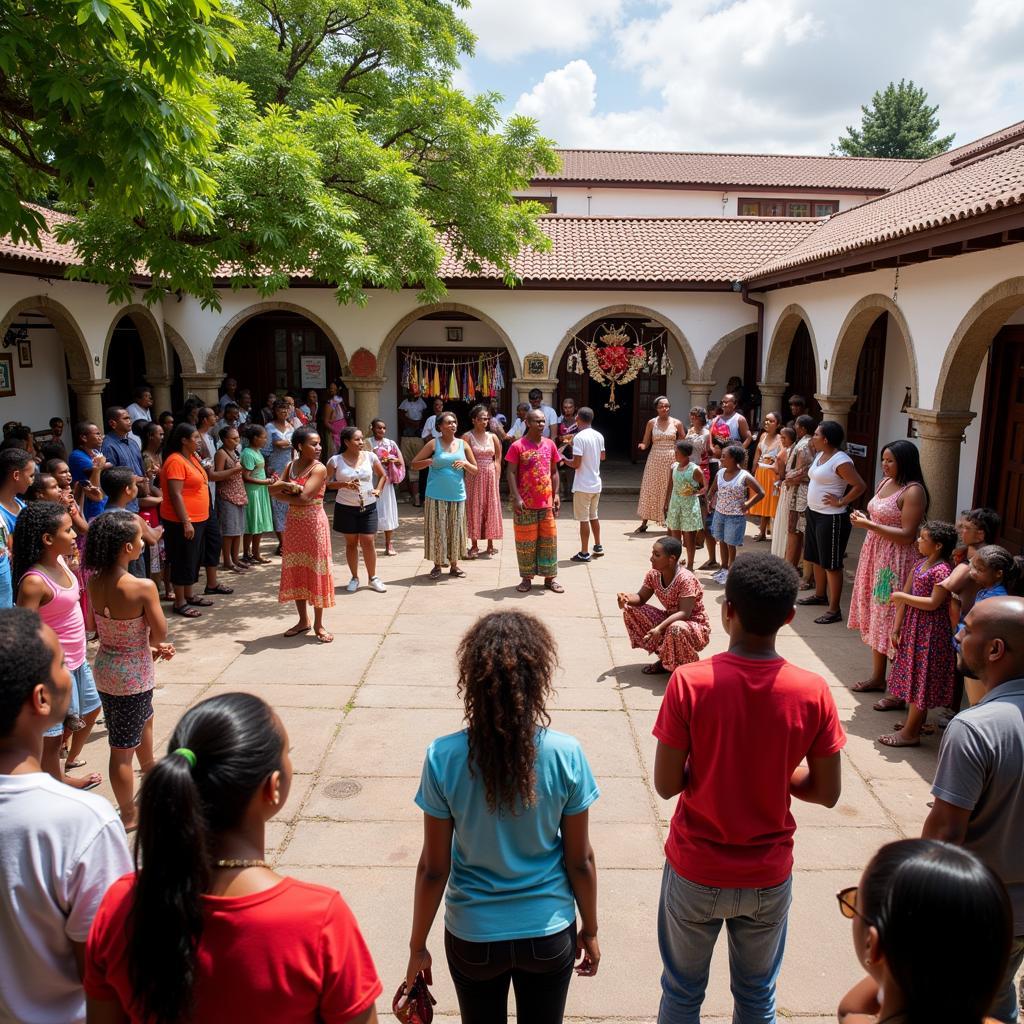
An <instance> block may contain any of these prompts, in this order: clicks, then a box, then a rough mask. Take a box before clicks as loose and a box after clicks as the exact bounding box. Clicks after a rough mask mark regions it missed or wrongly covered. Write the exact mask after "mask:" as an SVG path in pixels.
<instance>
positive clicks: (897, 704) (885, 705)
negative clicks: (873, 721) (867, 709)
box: [871, 697, 904, 711]
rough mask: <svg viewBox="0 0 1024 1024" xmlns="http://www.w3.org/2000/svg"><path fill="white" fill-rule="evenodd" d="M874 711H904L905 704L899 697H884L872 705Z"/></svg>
mask: <svg viewBox="0 0 1024 1024" xmlns="http://www.w3.org/2000/svg"><path fill="white" fill-rule="evenodd" d="M871 709H872V711H903V710H904V704H903V701H901V700H900V699H899V698H898V697H883V698H882V699H881V700H876V701H875V703H874V704H872V705H871Z"/></svg>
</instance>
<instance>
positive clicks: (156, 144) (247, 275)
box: [0, 0, 556, 305]
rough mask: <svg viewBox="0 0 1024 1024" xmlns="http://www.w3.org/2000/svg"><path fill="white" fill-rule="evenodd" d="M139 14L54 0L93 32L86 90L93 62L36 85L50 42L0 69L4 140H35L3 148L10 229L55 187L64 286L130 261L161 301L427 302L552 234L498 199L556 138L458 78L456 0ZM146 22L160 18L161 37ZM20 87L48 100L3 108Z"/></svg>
mask: <svg viewBox="0 0 1024 1024" xmlns="http://www.w3.org/2000/svg"><path fill="white" fill-rule="evenodd" d="M0 2H2V0H0ZM74 2H79V0H74ZM135 2H136V0H81V3H82V6H80V7H78V8H77V11H78V13H77V14H74V12H75V10H76V8H75V7H74V6H69V5H68V3H67V0H64V2H63V4H62V2H61V0H51V3H52V7H50V8H47V10H46V20H47V21H48V23H49V24H50V27H51V29H52V28H53V27H54V26H58V25H60V26H61V27H62V28H63V27H64V26H63V25H62V24H61V17H62V11H63V10H64V9H65V8H66V9H67V10H69V11H71V12H72V15H73V16H71V17H69V18H67V19H65V20H66V21H67V22H68V26H66V27H67V30H68V32H70V33H72V34H73V33H74V32H76V31H77V30H78V28H81V27H82V26H84V27H85V28H86V29H87V30H88V31H87V32H86V33H85V35H84V38H83V41H82V42H81V43H80V44H78V45H82V46H89V48H90V56H91V58H94V59H95V60H96V61H98V62H100V63H102V61H103V60H106V61H107V62H108V65H110V66H108V67H106V68H105V70H103V71H102V72H99V71H97V72H96V75H95V76H94V78H92V79H90V80H89V81H88V82H87V81H85V78H86V74H85V70H84V68H83V64H85V63H87V62H86V61H84V60H83V61H82V62H80V63H79V64H76V65H75V66H73V67H71V66H69V67H66V68H64V69H62V70H60V73H59V74H58V75H57V80H58V81H59V83H60V84H59V85H58V86H57V87H56V89H55V90H54V86H53V81H52V80H51V81H50V84H49V85H47V84H45V81H44V80H45V79H46V77H47V72H46V70H45V67H44V64H46V65H48V64H49V63H50V62H52V60H53V59H54V58H55V57H57V56H59V50H60V47H59V46H58V45H57V43H56V42H55V44H54V45H55V48H54V49H53V50H51V51H49V55H48V56H47V57H44V58H42V59H39V60H37V59H36V57H35V56H34V55H32V53H31V47H30V46H29V45H28V44H27V43H23V42H19V41H15V42H14V43H13V44H10V48H11V49H12V51H13V52H15V53H16V55H17V59H16V60H12V61H11V62H9V66H10V68H11V69H12V70H11V72H10V74H8V73H7V67H8V65H5V64H4V63H3V56H2V53H3V52H6V51H3V50H0V72H3V74H4V76H5V77H4V78H3V80H0V117H3V118H4V121H3V129H4V131H3V134H0V145H4V139H6V140H8V141H10V140H12V139H14V140H16V139H17V137H18V131H19V129H20V130H21V132H22V133H23V134H25V135H27V137H28V140H29V141H31V142H32V150H31V152H29V151H28V150H27V149H24V148H23V150H22V151H21V152H17V153H16V152H13V151H12V148H11V146H6V147H5V149H6V152H5V153H4V159H5V160H6V162H5V163H4V164H2V165H0V167H2V169H3V171H4V173H5V174H6V175H7V176H8V181H9V182H10V183H11V185H12V187H11V189H10V193H11V195H12V196H13V197H15V198H13V199H11V200H10V201H8V203H7V204H6V205H0V218H2V221H0V230H6V231H8V232H11V233H12V234H14V235H15V237H19V233H21V235H22V236H24V235H25V234H29V235H30V234H31V232H32V231H33V229H34V226H35V225H34V223H33V221H34V220H35V215H34V214H33V211H32V210H31V209H26V208H25V207H24V206H23V205H22V204H21V200H24V199H27V198H31V197H33V196H35V195H38V194H39V193H40V190H41V186H45V187H46V188H47V189H48V191H49V193H50V195H51V196H53V197H55V198H56V199H58V200H59V201H60V202H61V203H62V204H63V206H62V208H65V209H67V210H68V211H69V212H71V213H73V214H74V215H75V218H74V220H73V221H71V222H70V223H68V224H67V225H63V226H61V227H60V228H59V233H60V235H61V236H62V237H64V238H65V239H67V240H70V241H73V242H74V244H75V245H76V247H77V249H78V252H79V254H80V256H81V265H80V266H78V267H76V268H73V270H72V271H71V275H72V276H77V277H81V278H87V279H91V280H98V281H101V282H103V283H105V284H106V285H107V286H108V290H109V292H110V295H111V298H112V299H113V300H117V301H121V300H124V299H125V298H127V297H128V295H129V294H130V291H131V287H132V283H133V281H135V280H137V279H138V275H139V273H140V268H144V272H145V273H146V274H147V275H148V276H150V277H151V279H152V287H151V288H150V289H149V291H148V293H147V297H148V298H149V299H150V300H151V301H155V300H156V299H158V298H159V296H160V295H162V294H163V293H164V291H165V290H167V289H170V290H178V289H181V290H183V291H187V292H190V293H192V294H195V295H196V296H198V297H199V298H200V299H201V300H202V301H203V302H204V303H205V304H209V305H216V304H217V292H216V283H217V282H216V280H215V278H216V277H217V276H218V275H219V276H221V277H226V278H227V280H228V283H229V284H230V285H231V286H232V287H236V288H242V287H255V288H258V289H259V290H260V291H261V292H263V293H270V292H273V291H276V290H277V289H279V288H282V287H284V286H286V285H287V283H288V280H289V279H290V277H292V276H294V275H297V274H298V275H306V276H310V277H312V278H314V279H316V280H318V281H322V282H324V283H329V284H331V285H333V286H334V287H335V288H336V289H337V296H338V299H339V301H345V302H351V301H363V299H364V288H365V287H366V286H371V287H384V288H393V289H396V288H400V287H417V288H419V289H420V292H421V296H422V297H423V298H425V299H435V298H437V297H439V296H440V295H441V294H443V291H444V287H443V284H442V282H441V280H440V278H439V270H440V266H441V261H442V258H443V256H444V252H445V249H446V250H447V251H448V252H450V253H451V254H452V255H454V256H455V257H457V258H458V259H459V260H460V261H461V262H462V263H463V264H464V266H465V267H466V268H467V269H469V270H474V269H476V268H478V267H479V266H480V265H482V264H483V263H484V262H487V263H490V264H493V265H494V266H496V267H498V268H499V269H501V270H503V271H505V273H506V279H507V280H508V281H509V283H512V282H513V278H512V275H511V270H510V268H511V262H512V259H513V258H514V256H515V254H516V253H517V252H518V251H519V250H520V249H521V248H522V247H523V246H524V245H533V246H538V247H543V246H545V245H546V244H548V243H547V239H546V237H545V236H544V235H543V233H542V232H541V231H540V229H539V227H538V225H537V220H536V218H537V215H538V214H539V213H540V212H541V211H540V208H539V207H538V206H536V205H535V204H522V203H518V202H516V201H514V200H513V199H512V198H511V196H510V192H511V190H513V189H516V188H521V187H522V186H523V185H524V184H526V182H527V181H528V180H529V178H530V177H531V176H532V174H533V173H534V171H535V170H536V169H537V167H539V166H540V167H547V168H553V167H554V166H555V165H556V159H555V157H554V154H553V153H552V150H551V147H550V143H549V142H548V141H547V140H545V139H543V138H541V137H540V136H539V134H538V132H537V128H536V125H535V124H534V123H533V122H532V121H531V120H529V119H526V118H521V117H513V118H510V119H509V120H508V121H506V122H502V120H501V118H500V115H499V113H498V102H499V100H500V97H498V96H496V95H494V94H486V95H483V96H477V97H472V98H471V97H467V96H465V95H463V94H462V93H461V92H459V91H458V90H457V89H456V88H455V87H454V86H453V85H452V73H453V71H454V70H455V68H456V67H457V66H458V61H459V59H460V57H461V56H463V55H465V54H468V53H470V52H471V51H472V46H473V37H472V34H471V33H470V31H469V29H468V28H467V27H466V26H465V24H464V23H463V22H462V21H461V20H460V19H459V17H458V10H457V8H458V7H461V6H465V0H362V2H356V0H334V2H332V0H235V2H234V3H233V5H232V6H230V7H228V8H225V9H223V10H222V9H221V8H219V7H217V6H216V0H190V2H189V3H188V4H186V5H184V6H183V7H182V9H180V10H179V9H178V8H176V7H174V6H173V5H174V3H175V0H156V3H157V4H159V3H164V4H167V5H169V6H168V7H164V8H160V7H158V6H154V0H146V3H143V2H142V0H137V3H138V6H135V5H134V4H135ZM115 3H116V4H117V5H118V6H114V4H115ZM203 4H208V5H209V6H208V7H205V8H203V7H202V5H203ZM107 5H109V6H107ZM98 8H102V17H101V15H100V13H98ZM197 11H198V12H199V13H198V14H197ZM154 12H156V13H161V12H164V13H163V14H162V15H161V16H162V17H166V18H167V19H168V21H169V24H168V27H167V30H166V32H165V33H164V37H161V36H160V33H159V32H154V31H153V28H154V26H153V23H152V19H153V18H154V16H155V14H154ZM78 19H81V21H80V22H79V21H78ZM72 23H74V24H72ZM170 23H173V24H174V25H175V26H176V30H175V31H171V28H170ZM7 27H10V25H9V24H8V26H7ZM39 31H40V32H41V33H43V34H46V30H44V29H43V28H40V29H39ZM20 32H21V29H18V28H16V29H15V32H14V34H15V35H16V36H17V35H18V34H19V33H20ZM133 32H134V33H137V34H138V35H139V37H140V39H139V42H138V44H137V45H135V46H134V47H133V46H129V45H128V44H127V41H128V40H129V39H130V37H131V34H132V33H133ZM52 36H53V33H51V37H52ZM122 36H124V37H125V40H126V42H125V43H122V42H121V37H122ZM143 37H144V38H145V41H146V46H147V48H148V49H147V51H146V53H145V54H143V53H142V52H141V51H140V49H139V46H141V39H142V38H143ZM179 37H182V38H183V39H184V40H185V43H186V44H191V48H189V47H188V46H187V45H186V46H183V47H179V44H178V38H179ZM90 39H91V42H89V40H90ZM196 39H200V40H202V41H203V45H202V46H201V47H200V46H198V45H197V44H196ZM3 45H7V44H6V42H5V43H0V46H3ZM179 54H180V59H175V58H176V57H178V55H179ZM14 68H17V76H15V74H14V71H13V69H14ZM98 77H103V79H104V82H105V83H106V84H105V85H104V87H103V88H97V85H96V79H97V78H98ZM50 78H51V79H52V78H53V76H52V75H51V76H50ZM14 82H17V83H18V84H20V85H21V87H22V88H23V90H25V91H31V90H34V91H35V93H38V94H40V95H42V93H40V90H42V89H44V88H45V90H47V91H46V95H52V96H56V97H57V105H58V106H59V107H60V109H59V110H58V111H57V113H56V114H48V113H47V111H46V110H45V109H39V110H38V111H37V112H36V113H34V114H31V112H30V111H28V110H24V109H23V110H22V111H21V113H20V114H19V113H18V112H17V111H14V110H10V111H9V108H8V107H7V105H6V104H5V103H4V98H5V92H4V91H3V90H4V89H5V88H6V87H7V86H8V85H9V84H11V83H14ZM104 90H106V91H104ZM35 93H34V94H35ZM125 94H127V96H128V97H129V99H128V100H123V99H122V98H121V97H122V96H124V95H125ZM82 95H85V96H88V97H89V99H88V106H87V110H88V111H89V112H91V117H92V118H93V119H98V120H100V121H101V122H103V123H106V122H108V121H111V120H112V119H113V120H114V123H115V125H116V127H117V129H118V130H117V131H116V132H115V131H112V130H111V131H108V132H107V133H106V134H104V133H102V132H101V133H95V132H93V131H90V130H87V126H86V125H85V124H84V123H82V122H83V117H82V114H81V112H80V111H79V109H78V108H76V107H75V106H74V105H73V101H77V102H78V103H79V107H82V105H83V103H84V101H83V100H82V98H81V97H82ZM65 96H67V97H68V99H67V101H66V102H65V100H64V98H63V97H65ZM50 105H51V106H52V105H53V102H52V100H51V101H50ZM30 114H31V116H29V115H30ZM50 117H52V121H53V123H52V125H50V122H49V121H48V120H47V118H50ZM44 126H48V127H47V131H48V133H49V134H48V135H47V136H46V139H45V141H44V139H43V137H42V132H43V128H44ZM27 145H28V143H27V142H26V143H25V146H26V147H27ZM441 239H443V240H444V243H445V247H444V249H442V247H441V244H440V240H441Z"/></svg>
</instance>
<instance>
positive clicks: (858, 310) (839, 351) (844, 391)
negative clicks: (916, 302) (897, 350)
mask: <svg viewBox="0 0 1024 1024" xmlns="http://www.w3.org/2000/svg"><path fill="white" fill-rule="evenodd" d="M883 313H888V314H889V319H890V321H891V322H893V323H895V324H896V326H897V327H898V328H899V333H900V337H901V338H902V339H903V345H904V348H905V349H906V352H907V365H908V366H909V367H910V396H911V405H913V406H915V407H916V406H917V404H918V388H917V356H916V354H915V352H914V345H913V341H912V339H911V337H910V325H909V324H908V323H907V318H906V317H905V316H904V315H903V310H901V309H900V308H899V306H897V305H896V303H895V302H893V301H892V299H890V298H889V297H888V296H887V295H881V294H875V295H865V296H864V298H862V299H861V300H860V301H859V302H856V303H854V305H853V308H852V309H851V310H850V312H849V313H847V314H846V319H845V320H844V321H843V326H842V327H840V328H839V337H838V340H837V341H836V347H835V351H834V352H833V354H832V367H831V369H830V371H829V375H828V383H827V393H828V394H830V395H852V394H853V393H854V392H853V386H854V383H855V382H856V380H857V363H858V362H859V360H860V353H861V349H862V348H863V347H864V339H865V338H866V337H867V334H868V331H869V330H870V329H871V325H872V324H873V323H874V322H875V321H876V320H877V319H878V318H879V317H880V316H881V315H882V314H883Z"/></svg>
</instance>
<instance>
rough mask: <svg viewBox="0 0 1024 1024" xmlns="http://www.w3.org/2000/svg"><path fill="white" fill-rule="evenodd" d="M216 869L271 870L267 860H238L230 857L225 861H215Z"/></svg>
mask: <svg viewBox="0 0 1024 1024" xmlns="http://www.w3.org/2000/svg"><path fill="white" fill-rule="evenodd" d="M213 866H214V867H215V868H269V867H270V865H269V864H268V863H267V862H266V861H265V860H238V859H237V858H235V857H228V858H226V859H224V860H215V861H214V862H213Z"/></svg>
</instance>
